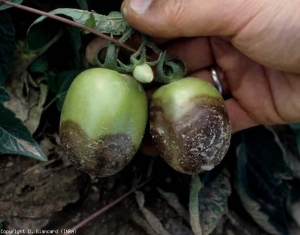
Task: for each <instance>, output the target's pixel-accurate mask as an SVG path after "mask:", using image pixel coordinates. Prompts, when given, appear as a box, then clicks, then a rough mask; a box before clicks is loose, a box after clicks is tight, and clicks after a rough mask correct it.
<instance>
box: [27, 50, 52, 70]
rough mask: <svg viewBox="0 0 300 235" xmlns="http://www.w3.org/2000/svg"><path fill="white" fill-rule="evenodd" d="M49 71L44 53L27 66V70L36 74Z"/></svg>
mask: <svg viewBox="0 0 300 235" xmlns="http://www.w3.org/2000/svg"><path fill="white" fill-rule="evenodd" d="M48 69H49V63H48V56H47V54H46V53H44V54H42V55H41V56H40V57H38V58H37V59H35V60H34V61H33V62H32V63H31V65H30V66H29V70H30V71H32V72H37V73H44V72H46V71H47V70H48Z"/></svg>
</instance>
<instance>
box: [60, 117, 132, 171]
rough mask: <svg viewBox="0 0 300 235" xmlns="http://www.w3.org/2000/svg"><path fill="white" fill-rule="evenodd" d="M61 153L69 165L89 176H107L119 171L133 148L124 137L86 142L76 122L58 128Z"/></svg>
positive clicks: (84, 135)
mask: <svg viewBox="0 0 300 235" xmlns="http://www.w3.org/2000/svg"><path fill="white" fill-rule="evenodd" d="M60 139H61V144H62V147H63V149H64V152H65V153H66V154H67V156H68V158H69V159H70V161H71V162H72V164H73V165H74V166H75V167H76V168H77V169H78V170H81V171H84V172H86V173H88V174H89V175H91V176H93V177H107V176H111V175H113V174H116V173H117V172H119V171H120V170H122V169H123V168H124V167H125V166H126V165H127V164H128V163H129V161H130V160H131V159H132V158H133V156H134V154H135V153H136V151H137V149H136V148H135V147H134V145H133V143H132V141H131V138H130V137H129V136H126V135H125V134H124V135H123V134H113V135H106V136H102V137H101V139H99V140H91V139H89V138H88V137H87V136H86V134H85V133H84V131H83V130H82V129H81V128H80V126H79V125H78V124H77V123H74V122H72V121H64V122H63V123H62V124H61V127H60Z"/></svg>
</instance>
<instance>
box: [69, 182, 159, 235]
mask: <svg viewBox="0 0 300 235" xmlns="http://www.w3.org/2000/svg"><path fill="white" fill-rule="evenodd" d="M153 178H154V176H153V177H150V178H149V179H147V180H145V181H144V182H143V183H141V184H139V185H138V186H136V187H134V188H133V189H131V190H130V191H129V192H127V193H125V194H123V195H122V196H121V197H119V198H117V199H116V200H114V201H112V202H111V203H109V204H108V205H106V206H105V207H103V208H101V209H100V210H98V211H96V212H95V213H94V214H92V215H90V216H89V217H88V218H86V219H84V220H83V221H81V222H80V223H78V224H77V225H75V226H74V227H73V228H71V230H76V229H79V228H81V227H83V226H84V225H86V224H87V223H88V222H90V221H91V220H93V219H95V218H96V217H98V216H99V215H101V214H102V213H104V212H105V211H107V210H108V209H110V208H111V207H113V206H114V205H116V204H118V203H119V202H121V201H122V200H124V199H125V198H126V197H128V196H129V195H130V194H132V193H133V192H135V191H136V190H138V189H139V188H141V187H143V186H144V185H145V184H147V183H148V182H149V181H151V180H152V179H153ZM67 234H68V233H65V234H63V235H67Z"/></svg>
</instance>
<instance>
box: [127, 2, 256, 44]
mask: <svg viewBox="0 0 300 235" xmlns="http://www.w3.org/2000/svg"><path fill="white" fill-rule="evenodd" d="M257 2H258V3H256V4H253V1H248V2H246V1H244V0H237V1H232V0H223V1H221V2H220V1H218V0H210V1H201V0H176V1H175V0H125V1H124V2H123V4H122V7H121V11H122V14H123V16H124V18H125V20H126V21H127V22H128V23H129V24H130V25H132V26H133V27H134V28H136V29H138V30H139V31H141V32H143V33H145V34H148V35H151V36H155V37H166V38H172V37H173V38H176V37H182V36H186V37H189V36H208V35H225V36H228V35H233V34H234V33H235V32H237V31H239V30H240V29H241V28H242V27H243V26H244V25H245V24H246V23H247V22H248V21H249V20H250V19H251V17H253V15H254V14H255V13H256V12H257V9H256V8H257V5H259V4H261V3H259V2H260V1H257ZM253 8H255V9H253Z"/></svg>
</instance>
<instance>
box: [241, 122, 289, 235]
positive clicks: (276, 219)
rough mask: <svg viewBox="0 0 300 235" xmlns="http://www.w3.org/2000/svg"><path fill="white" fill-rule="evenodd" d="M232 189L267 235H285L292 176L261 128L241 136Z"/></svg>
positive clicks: (280, 150) (274, 143) (253, 129)
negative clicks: (286, 201) (286, 204)
mask: <svg viewBox="0 0 300 235" xmlns="http://www.w3.org/2000/svg"><path fill="white" fill-rule="evenodd" d="M241 136H242V143H241V144H240V145H239V147H238V148H237V157H238V158H237V160H238V167H237V175H236V180H235V186H236V189H237V192H238V194H239V196H240V198H241V201H242V203H243V205H244V207H245V209H246V210H247V211H248V213H249V214H250V215H251V216H252V218H253V219H254V220H255V221H256V223H257V224H259V225H260V227H261V228H263V229H264V230H265V231H266V232H268V233H270V234H281V235H288V234H289V232H288V222H287V217H286V214H285V200H286V198H287V197H288V195H289V192H290V186H289V180H291V179H292V177H293V174H292V172H291V170H290V168H289V167H288V165H287V164H286V162H285V159H284V153H283V152H282V149H281V148H280V146H279V145H278V143H277V142H276V141H275V136H274V134H273V133H272V132H271V131H269V130H268V129H266V128H265V127H263V126H259V127H256V128H251V129H248V130H245V131H242V132H241Z"/></svg>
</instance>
